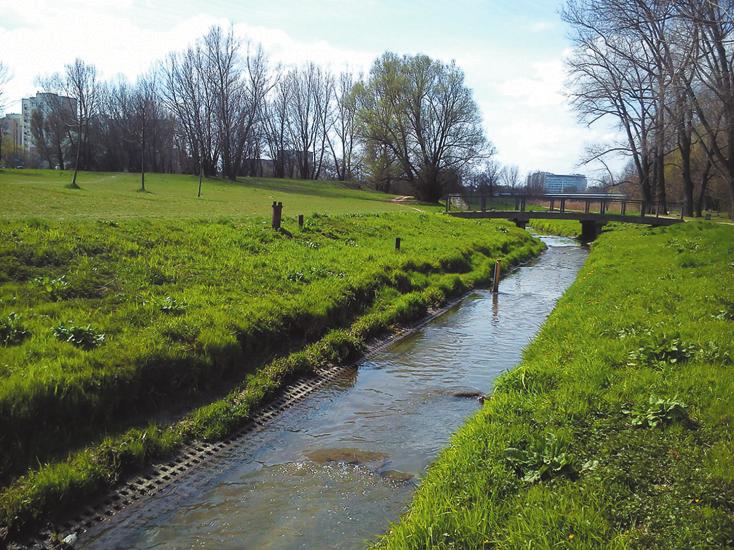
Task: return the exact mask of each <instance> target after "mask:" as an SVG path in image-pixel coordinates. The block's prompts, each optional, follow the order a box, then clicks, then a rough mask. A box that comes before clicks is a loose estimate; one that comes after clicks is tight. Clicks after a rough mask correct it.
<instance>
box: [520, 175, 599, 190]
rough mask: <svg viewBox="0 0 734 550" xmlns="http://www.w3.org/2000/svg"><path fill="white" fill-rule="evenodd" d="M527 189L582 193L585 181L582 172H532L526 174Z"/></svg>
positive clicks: (584, 188) (585, 184)
mask: <svg viewBox="0 0 734 550" xmlns="http://www.w3.org/2000/svg"><path fill="white" fill-rule="evenodd" d="M527 183H528V189H530V190H532V191H536V192H538V191H542V192H543V193H583V192H584V191H586V186H587V181H586V176H584V175H583V174H551V173H550V172H533V173H532V174H529V175H528V182H527Z"/></svg>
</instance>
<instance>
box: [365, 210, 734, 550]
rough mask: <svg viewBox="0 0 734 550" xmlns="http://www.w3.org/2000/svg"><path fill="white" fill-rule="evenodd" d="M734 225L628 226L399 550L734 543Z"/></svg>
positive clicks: (471, 436)
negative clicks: (409, 549)
mask: <svg viewBox="0 0 734 550" xmlns="http://www.w3.org/2000/svg"><path fill="white" fill-rule="evenodd" d="M732 336H734V228H733V227H731V226H722V225H717V224H711V223H708V224H706V223H687V224H684V225H678V226H674V227H670V228H657V229H650V228H643V227H615V228H614V229H613V230H609V231H605V232H604V233H603V234H602V235H601V237H599V239H598V240H597V241H596V242H595V243H594V244H593V246H592V251H591V254H590V256H589V259H588V260H587V262H586V265H585V266H584V268H583V269H582V271H581V273H580V275H579V277H578V280H577V281H576V282H575V283H574V285H573V286H572V287H571V288H570V289H569V290H568V292H567V293H566V294H565V295H564V297H563V298H562V299H561V300H560V301H559V303H558V306H557V307H556V309H555V311H554V312H553V313H552V315H551V316H550V317H549V319H548V321H547V322H546V323H545V325H544V326H543V328H542V330H541V332H540V334H539V336H538V337H537V338H536V339H535V340H534V341H533V343H532V344H531V345H530V346H529V348H528V349H527V350H526V352H525V355H524V360H523V362H522V364H521V365H520V366H519V367H518V368H516V369H514V370H513V371H511V372H509V373H507V374H506V375H504V376H503V377H502V378H501V379H500V380H499V381H498V383H497V385H496V388H495V390H494V392H493V394H492V396H491V398H490V399H488V400H487V401H486V402H485V405H484V407H483V409H482V410H481V411H480V412H479V413H478V414H477V415H476V416H475V417H473V418H472V419H471V420H470V421H469V422H468V423H467V424H466V425H465V426H464V427H463V428H462V429H461V430H460V431H459V432H458V433H457V434H456V435H455V437H454V438H453V440H452V443H451V446H450V447H449V448H448V449H447V450H446V451H445V452H443V453H442V454H441V456H440V458H439V459H438V460H437V462H436V463H435V464H434V465H433V466H432V467H431V468H430V471H429V472H428V475H427V477H426V479H425V480H424V482H423V484H422V485H421V487H420V489H419V490H418V492H417V494H416V496H415V499H414V501H413V504H412V506H411V508H410V510H409V511H408V512H407V513H406V515H405V516H404V517H403V518H402V520H401V521H400V522H399V523H397V524H396V525H394V526H393V527H392V529H391V530H390V532H389V533H388V535H386V536H385V537H384V538H383V539H382V540H381V541H380V542H379V543H378V546H380V547H384V548H400V549H404V548H489V547H492V548H494V547H498V548H536V547H537V548H724V547H729V548H730V547H732V546H733V545H734V426H733V424H734V370H732V369H733V368H734V339H733V338H732Z"/></svg>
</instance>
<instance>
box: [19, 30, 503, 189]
mask: <svg viewBox="0 0 734 550" xmlns="http://www.w3.org/2000/svg"><path fill="white" fill-rule="evenodd" d="M39 82H40V84H41V87H42V88H43V90H44V91H46V92H52V93H54V94H58V95H59V96H67V97H71V98H74V99H76V105H73V103H70V102H69V101H68V100H64V99H63V98H61V99H59V98H52V99H51V100H49V103H50V108H48V109H37V110H36V111H35V113H34V116H33V120H32V121H31V125H32V133H33V137H34V141H35V143H36V151H37V153H38V156H39V157H40V158H39V160H42V161H43V162H44V163H45V164H48V165H49V166H52V167H53V166H59V167H60V168H70V167H72V166H73V167H74V168H78V169H82V170H107V171H141V172H144V171H145V170H152V171H171V172H174V171H175V172H187V173H193V174H201V175H203V176H221V177H224V178H228V179H230V180H234V179H235V178H237V177H238V176H263V175H268V176H273V177H296V178H302V179H338V180H352V179H358V180H368V181H369V182H371V183H372V184H373V185H374V186H375V187H376V188H378V189H380V190H383V191H391V190H393V189H394V188H395V185H396V184H398V183H403V184H404V185H406V186H409V187H410V188H411V189H412V190H413V191H414V192H415V194H416V195H417V196H418V197H419V198H421V199H423V200H429V201H434V200H437V199H438V198H440V197H441V195H442V194H443V193H444V191H445V190H446V189H447V188H448V187H449V186H451V185H456V184H457V182H459V181H460V180H461V178H462V177H463V176H465V175H466V173H467V172H468V171H469V170H470V169H471V168H472V167H473V166H475V165H476V164H477V163H479V162H480V161H482V159H484V158H486V157H488V156H489V155H490V153H491V152H492V148H491V146H490V145H489V144H488V141H487V139H486V138H485V135H484V131H483V128H482V124H481V119H480V114H479V109H478V107H477V104H476V102H475V101H474V99H473V97H472V92H471V90H470V89H469V88H467V86H466V85H465V83H464V74H463V72H462V71H461V69H459V68H458V67H457V66H456V65H455V64H454V63H453V62H451V63H442V62H439V61H436V60H433V59H430V58H429V57H427V56H425V55H416V56H402V57H401V56H397V55H395V54H392V53H385V54H384V55H383V56H382V57H380V58H379V59H377V60H376V61H375V62H374V64H373V67H372V69H371V71H370V73H369V74H368V75H367V76H366V77H364V76H362V75H359V74H355V73H353V72H350V71H344V72H341V73H334V72H331V71H329V70H326V69H324V68H322V67H320V66H318V65H316V64H314V63H308V64H305V65H303V66H299V67H289V68H283V67H279V66H278V67H274V66H273V65H272V63H271V62H270V61H269V59H268V56H267V54H266V53H265V52H264V51H263V49H262V48H261V47H260V46H258V45H252V44H249V43H243V42H241V41H240V40H239V39H238V38H237V37H235V35H234V34H233V32H232V31H231V30H229V31H227V30H223V29H222V28H220V27H213V28H212V29H211V30H210V31H209V32H208V33H207V34H206V35H205V36H203V37H202V38H201V39H199V40H197V41H196V42H195V43H194V44H193V45H191V46H190V47H188V48H187V49H185V50H183V51H179V52H174V53H171V54H169V55H168V56H166V58H165V59H163V60H161V61H160V62H159V63H158V64H157V65H156V67H155V69H154V70H151V71H150V72H149V73H148V74H146V75H143V76H140V77H139V78H138V79H137V82H135V83H134V84H131V83H129V82H127V81H125V80H119V79H118V80H112V81H102V80H101V79H100V78H99V75H98V73H97V70H96V68H95V67H94V66H93V65H90V64H87V63H85V62H84V61H83V60H76V61H74V62H73V63H71V64H69V65H67V66H66V67H65V69H64V71H63V72H62V73H59V74H55V75H52V76H50V77H44V78H40V79H39Z"/></svg>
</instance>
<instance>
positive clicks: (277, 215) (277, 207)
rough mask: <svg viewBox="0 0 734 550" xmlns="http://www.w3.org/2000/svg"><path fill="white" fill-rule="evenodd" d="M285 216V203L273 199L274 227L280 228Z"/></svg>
mask: <svg viewBox="0 0 734 550" xmlns="http://www.w3.org/2000/svg"><path fill="white" fill-rule="evenodd" d="M282 216H283V203H282V202H275V201H273V229H280V221H281V218H282Z"/></svg>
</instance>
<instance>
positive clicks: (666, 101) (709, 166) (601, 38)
mask: <svg viewBox="0 0 734 550" xmlns="http://www.w3.org/2000/svg"><path fill="white" fill-rule="evenodd" d="M562 17H563V19H564V21H566V22H567V23H568V24H569V25H570V26H571V28H572V32H573V35H572V38H573V40H574V42H575V46H576V47H575V50H574V53H573V55H572V56H571V57H570V58H569V60H568V67H569V70H570V77H571V82H570V85H571V93H572V101H573V104H574V106H575V108H576V109H577V111H578V113H579V115H580V117H581V119H582V120H584V121H585V122H587V123H589V124H593V123H596V122H597V121H599V120H602V119H607V118H612V119H614V120H616V122H617V123H618V124H619V127H620V128H621V129H622V133H623V136H624V138H623V139H622V140H621V141H618V142H614V143H606V144H598V145H597V146H596V147H593V148H591V149H590V150H589V154H588V157H587V159H586V160H587V161H593V160H602V162H604V160H603V159H604V158H605V157H606V156H607V155H609V154H615V155H618V154H620V153H621V154H623V155H625V156H627V157H628V158H629V159H630V166H629V170H628V174H627V176H628V177H627V178H626V179H627V180H629V181H634V183H635V184H636V185H637V186H638V187H639V193H640V195H641V196H642V198H644V199H645V200H646V201H647V203H648V204H649V205H651V206H652V205H653V204H655V203H657V204H659V205H661V207H662V208H663V209H665V208H666V204H667V202H668V201H669V200H670V197H669V194H670V193H671V191H672V192H673V193H675V194H679V195H680V197H681V198H682V200H683V203H684V210H685V213H686V214H687V215H689V216H690V215H694V214H698V215H701V210H702V209H703V208H704V206H705V199H706V197H707V194H708V193H709V191H711V189H712V185H719V186H720V187H721V189H722V190H724V191H725V195H724V197H723V198H724V200H725V201H726V202H728V208H729V212H730V215H731V216H732V217H734V47H732V45H733V44H734V0H706V1H703V0H569V1H568V2H567V4H566V6H565V8H564V10H563V12H562Z"/></svg>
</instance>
